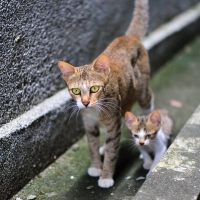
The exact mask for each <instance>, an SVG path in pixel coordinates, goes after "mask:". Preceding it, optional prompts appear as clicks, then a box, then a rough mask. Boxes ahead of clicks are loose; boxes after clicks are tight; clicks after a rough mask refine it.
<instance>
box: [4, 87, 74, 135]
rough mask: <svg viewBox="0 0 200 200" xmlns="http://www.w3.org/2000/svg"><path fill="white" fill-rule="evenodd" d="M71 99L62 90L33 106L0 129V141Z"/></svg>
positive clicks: (66, 92)
mask: <svg viewBox="0 0 200 200" xmlns="http://www.w3.org/2000/svg"><path fill="white" fill-rule="evenodd" d="M70 99H71V96H70V94H69V92H68V90H67V89H63V90H61V91H59V92H57V93H56V94H55V95H54V96H52V97H50V98H48V99H46V100H44V101H43V102H42V103H40V104H38V105H37V106H34V107H33V108H32V109H30V110H29V111H27V112H25V113H24V114H22V115H21V116H19V117H17V118H16V119H14V120H12V121H11V122H9V123H7V124H5V125H4V126H2V127H1V128H0V139H1V138H3V137H6V136H9V135H10V134H11V133H13V132H15V131H18V130H20V129H23V128H26V127H28V126H29V125H31V124H32V123H33V122H34V121H35V120H37V119H38V118H40V117H41V116H43V115H45V114H47V113H49V112H50V111H52V110H55V109H56V108H59V107H60V106H61V105H64V104H65V103H66V102H67V101H69V100H70Z"/></svg>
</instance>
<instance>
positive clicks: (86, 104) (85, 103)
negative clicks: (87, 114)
mask: <svg viewBox="0 0 200 200" xmlns="http://www.w3.org/2000/svg"><path fill="white" fill-rule="evenodd" d="M89 103H90V102H89V101H82V104H83V105H84V106H85V107H87V106H88V105H89Z"/></svg>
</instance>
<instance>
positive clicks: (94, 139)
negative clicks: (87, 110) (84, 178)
mask: <svg viewBox="0 0 200 200" xmlns="http://www.w3.org/2000/svg"><path fill="white" fill-rule="evenodd" d="M86 132H87V134H86V135H87V138H88V144H89V149H90V156H91V166H90V168H88V174H89V175H90V176H93V177H97V176H100V175H101V173H102V162H101V157H100V154H99V143H100V142H99V135H100V132H99V129H98V127H94V128H90V127H87V130H86Z"/></svg>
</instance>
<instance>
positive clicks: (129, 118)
mask: <svg viewBox="0 0 200 200" xmlns="http://www.w3.org/2000/svg"><path fill="white" fill-rule="evenodd" d="M125 119H126V125H127V127H128V129H129V130H130V131H131V133H132V136H133V138H134V140H135V143H136V144H137V145H138V146H144V145H148V144H149V143H150V141H151V140H153V139H154V138H155V137H156V134H157V132H158V131H159V129H160V126H161V115H160V113H159V112H157V111H154V112H152V113H151V114H150V115H149V116H147V117H145V116H142V117H136V116H135V115H134V114H132V113H131V112H126V113H125Z"/></svg>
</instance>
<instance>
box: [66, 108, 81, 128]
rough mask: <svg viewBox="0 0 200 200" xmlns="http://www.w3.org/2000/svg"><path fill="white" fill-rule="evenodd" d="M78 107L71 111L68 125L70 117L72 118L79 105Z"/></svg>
mask: <svg viewBox="0 0 200 200" xmlns="http://www.w3.org/2000/svg"><path fill="white" fill-rule="evenodd" d="M75 108H76V109H74V110H73V111H72V112H71V113H70V117H69V119H68V122H67V126H68V123H69V121H70V119H71V118H72V116H73V115H74V114H75V113H76V111H77V110H78V107H77V106H76V107H75Z"/></svg>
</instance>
